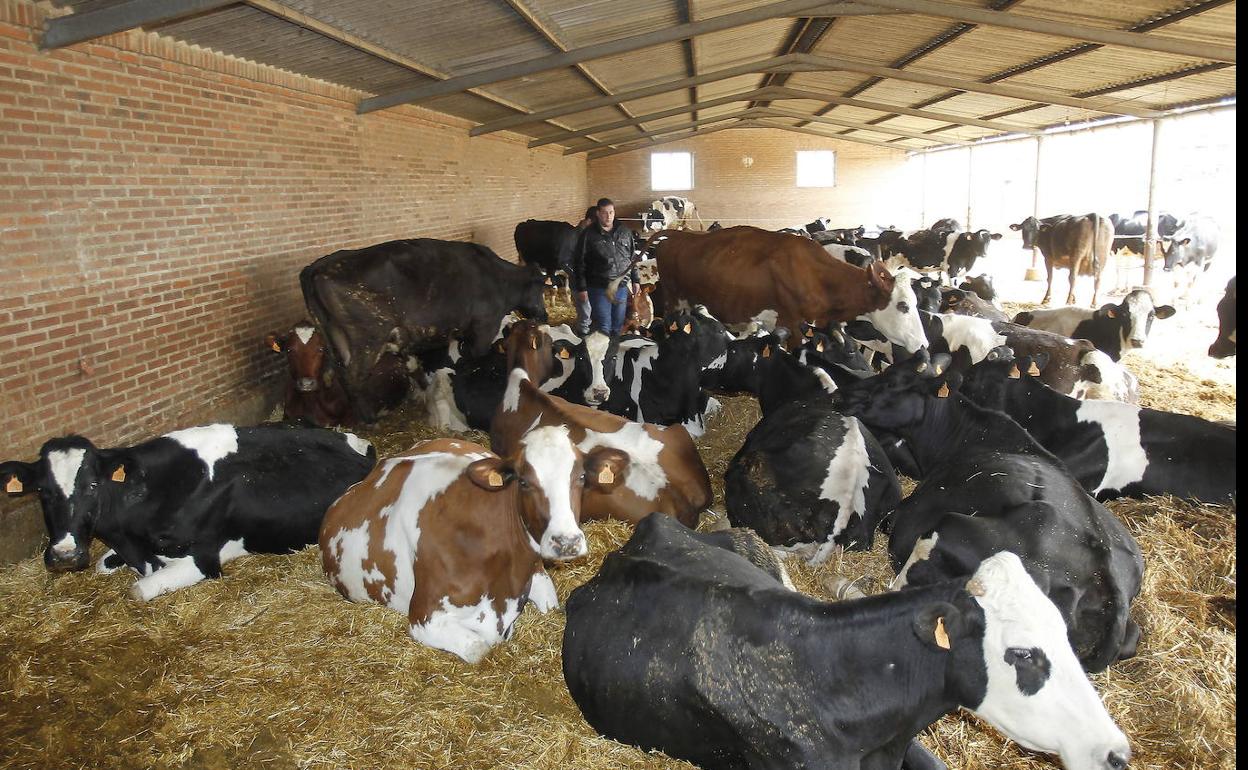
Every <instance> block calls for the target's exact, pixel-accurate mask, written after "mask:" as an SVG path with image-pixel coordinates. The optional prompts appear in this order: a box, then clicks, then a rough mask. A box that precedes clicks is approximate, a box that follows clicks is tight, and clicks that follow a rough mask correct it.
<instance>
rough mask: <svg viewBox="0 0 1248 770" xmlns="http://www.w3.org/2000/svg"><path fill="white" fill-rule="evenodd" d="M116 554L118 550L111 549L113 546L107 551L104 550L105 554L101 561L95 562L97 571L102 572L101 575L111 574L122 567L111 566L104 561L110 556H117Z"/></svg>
mask: <svg viewBox="0 0 1248 770" xmlns="http://www.w3.org/2000/svg"><path fill="white" fill-rule="evenodd" d="M116 555H117V552H116V551H114V550H113V549H111V548H110V549H108V550H107V551H105V552H104V555H103V556H101V557H100V560H99V561H97V562H96V563H95V571H96V572H98V573H100V574H101V575H109V574H112V573H113V572H116V571H117V570H119V569H121V567H110V566H108V565H107V564H105V563H104V562H106V561H108V558H109V557H110V556H116ZM124 566H125V564H124V563H123V564H122V567H124Z"/></svg>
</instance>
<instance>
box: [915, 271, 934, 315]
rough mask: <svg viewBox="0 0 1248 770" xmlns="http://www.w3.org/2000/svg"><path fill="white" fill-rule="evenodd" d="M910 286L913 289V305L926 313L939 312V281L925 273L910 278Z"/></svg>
mask: <svg viewBox="0 0 1248 770" xmlns="http://www.w3.org/2000/svg"><path fill="white" fill-rule="evenodd" d="M910 287H911V288H912V289H914V299H915V302H914V306H915V307H916V308H918V309H919V310H924V311H926V312H928V313H939V312H940V302H941V296H940V281H938V280H936V279H935V278H930V277H928V276H926V275H922V276H919V277H918V278H912V279H910Z"/></svg>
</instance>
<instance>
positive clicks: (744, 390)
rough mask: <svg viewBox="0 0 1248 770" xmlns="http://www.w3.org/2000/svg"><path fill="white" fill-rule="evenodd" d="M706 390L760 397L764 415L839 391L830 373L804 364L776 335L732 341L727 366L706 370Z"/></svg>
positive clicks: (703, 381)
mask: <svg viewBox="0 0 1248 770" xmlns="http://www.w3.org/2000/svg"><path fill="white" fill-rule="evenodd" d="M702 387H704V388H706V389H707V390H709V391H711V392H712V393H720V394H728V395H735V394H750V395H753V396H756V397H757V398H758V406H759V409H761V410H762V412H763V414H764V415H766V414H770V413H771V411H772V410H774V409H776V408H778V407H780V406H782V405H783V404H786V403H788V402H790V401H793V400H795V399H799V398H810V397H817V396H819V395H820V394H827V393H833V392H835V391H836V383H835V382H833V381H832V378H831V377H829V376H828V374H827V373H826V372H824V371H823V370H822V369H820V368H818V367H815V366H808V365H806V364H803V363H801V362H800V361H799V360H798V359H797V358H796V357H795V356H793V355H792V354H791V353H789V352H788V351H787V350H785V349H784V339H783V338H782V337H781V336H779V335H776V334H764V335H761V336H756V337H746V338H744V339H739V340H733V341H731V342H729V343H728V349H727V352H726V354H725V356H724V363H723V365H722V366H718V367H714V368H709V369H706V370H704V371H703V373H702Z"/></svg>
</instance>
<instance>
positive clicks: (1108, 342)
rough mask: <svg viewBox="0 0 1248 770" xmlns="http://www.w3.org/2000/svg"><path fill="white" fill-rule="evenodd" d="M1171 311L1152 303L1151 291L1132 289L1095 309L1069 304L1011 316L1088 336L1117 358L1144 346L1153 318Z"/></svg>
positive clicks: (1036, 325)
mask: <svg viewBox="0 0 1248 770" xmlns="http://www.w3.org/2000/svg"><path fill="white" fill-rule="evenodd" d="M1174 313H1175V310H1174V307H1173V306H1172V305H1155V304H1153V295H1152V294H1151V293H1149V292H1148V290H1146V289H1135V290H1134V291H1131V292H1129V293H1128V294H1127V296H1125V297H1123V298H1122V302H1119V303H1118V304H1117V305H1114V304H1112V303H1111V304H1106V305H1102V306H1101V307H1100V308H1098V309H1097V310H1092V309H1091V308H1086V307H1078V306H1075V305H1071V306H1069V307H1059V308H1053V309H1051V310H1031V311H1024V312H1022V313H1019V314H1018V315H1016V316H1014V323H1016V324H1020V325H1022V326H1028V327H1030V328H1032V329H1043V330H1044V331H1050V332H1053V333H1054V334H1060V335H1062V336H1063V337H1071V338H1074V339H1077V340H1088V341H1089V342H1091V343H1092V344H1093V345H1095V346H1096V348H1097V350H1101V351H1104V352H1105V354H1106V355H1108V356H1109V357H1110V358H1112V359H1113V360H1115V361H1117V360H1119V359H1121V358H1122V354H1123V353H1125V352H1127V351H1128V350H1134V349H1136V348H1142V347H1144V341H1145V340H1146V339H1148V333H1149V331H1151V330H1152V328H1153V319H1156V318H1160V319H1162V320H1164V319H1166V318H1170V317H1171V316H1173V315H1174Z"/></svg>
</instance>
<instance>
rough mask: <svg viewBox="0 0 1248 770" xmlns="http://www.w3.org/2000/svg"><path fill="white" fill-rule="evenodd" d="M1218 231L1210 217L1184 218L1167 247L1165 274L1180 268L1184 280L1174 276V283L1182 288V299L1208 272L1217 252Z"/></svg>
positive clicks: (1215, 223) (1216, 225)
mask: <svg viewBox="0 0 1248 770" xmlns="http://www.w3.org/2000/svg"><path fill="white" fill-rule="evenodd" d="M1220 235H1221V231H1220V229H1219V228H1218V223H1217V222H1216V221H1214V220H1213V219H1212V218H1211V217H1207V216H1191V217H1188V218H1187V219H1185V220H1184V221H1183V222H1182V223H1181V224H1180V225H1179V229H1178V230H1176V231H1175V232H1174V237H1173V238H1171V239H1170V245H1169V246H1167V247H1166V257H1165V267H1164V270H1165V272H1167V273H1172V272H1174V271H1175V269H1176V268H1177V269H1181V270H1182V271H1183V272H1184V273H1185V276H1184V278H1185V279H1186V280H1182V279H1180V278H1179V277H1178V276H1177V274H1176V279H1175V280H1176V283H1178V284H1180V285H1182V286H1183V290H1182V296H1183V297H1187V296H1188V295H1190V294H1191V291H1192V287H1193V286H1195V284H1196V279H1197V278H1199V277H1200V275H1201V274H1202V273H1205V272H1208V271H1209V267H1210V265H1212V264H1213V257H1214V255H1215V254H1217V253H1218V239H1219V236H1220Z"/></svg>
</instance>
